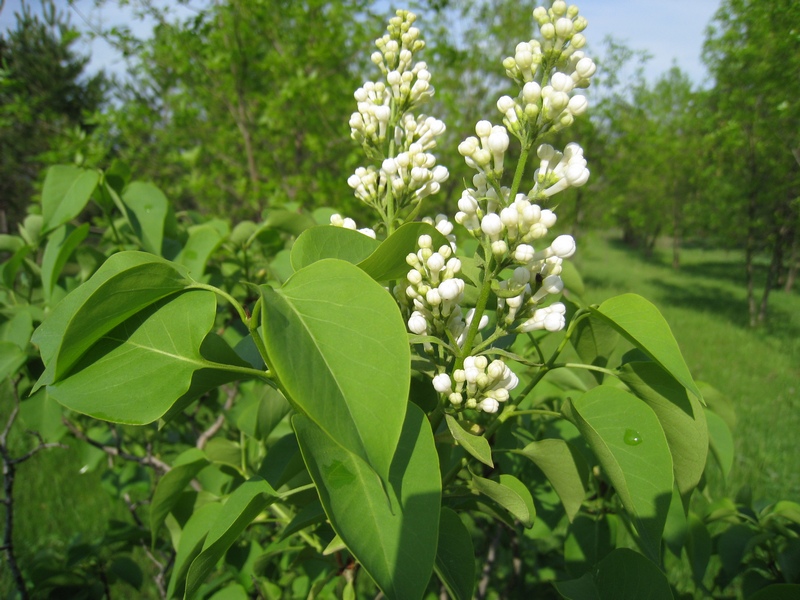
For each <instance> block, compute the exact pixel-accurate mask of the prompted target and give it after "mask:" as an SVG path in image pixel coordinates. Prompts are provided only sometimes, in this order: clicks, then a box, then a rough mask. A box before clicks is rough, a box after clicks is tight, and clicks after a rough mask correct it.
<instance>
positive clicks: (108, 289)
mask: <svg viewBox="0 0 800 600" xmlns="http://www.w3.org/2000/svg"><path fill="white" fill-rule="evenodd" d="M191 284H192V281H191V280H190V279H189V278H188V276H187V275H186V272H185V270H184V269H183V267H179V266H178V265H175V264H173V263H171V262H169V261H166V260H164V259H162V258H158V257H157V256H153V255H152V254H146V253H144V252H120V253H118V254H114V255H113V256H111V258H109V259H108V260H107V261H106V262H105V263H103V265H102V266H101V267H100V268H99V269H98V270H97V272H96V273H95V274H94V275H93V276H92V277H91V278H90V279H89V281H87V282H86V283H85V284H83V285H82V286H80V287H78V288H77V289H76V290H75V291H73V292H72V293H71V294H69V295H68V296H67V297H66V298H64V299H63V300H62V301H61V302H60V303H59V304H58V305H57V306H56V307H55V309H54V310H53V312H52V313H50V316H49V317H48V318H47V319H46V320H45V321H44V323H42V324H41V325H40V326H39V327H38V328H37V329H36V331H35V332H34V334H33V337H32V339H31V341H32V342H33V343H34V344H37V345H38V346H39V351H40V352H41V355H42V360H43V361H44V363H45V366H46V368H45V371H44V373H43V374H42V376H41V377H40V378H39V381H38V382H37V383H36V386H35V388H34V391H35V390H36V389H37V388H39V387H40V386H42V385H49V384H51V383H54V382H56V381H58V380H59V379H60V378H61V377H62V376H64V375H65V374H66V372H67V371H68V370H69V369H70V368H72V366H73V365H74V364H75V363H76V362H77V361H78V359H79V358H80V357H81V356H82V355H83V354H84V353H85V352H86V351H87V350H88V349H89V348H90V347H91V346H92V345H93V344H94V343H95V342H96V341H97V340H99V339H100V338H101V337H102V336H104V335H105V334H106V333H108V332H109V331H111V330H112V329H114V328H115V327H116V326H117V325H119V324H120V323H122V322H123V321H125V320H126V319H128V318H129V317H131V316H133V315H135V314H136V313H137V312H139V311H140V310H142V309H143V308H146V307H148V306H150V305H151V304H153V303H155V302H158V301H159V300H161V299H162V298H164V297H165V296H169V295H170V294H174V293H176V292H178V291H180V290H183V289H186V288H187V287H188V286H190V285H191Z"/></svg>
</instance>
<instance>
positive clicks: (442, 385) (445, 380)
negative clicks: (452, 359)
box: [433, 373, 453, 394]
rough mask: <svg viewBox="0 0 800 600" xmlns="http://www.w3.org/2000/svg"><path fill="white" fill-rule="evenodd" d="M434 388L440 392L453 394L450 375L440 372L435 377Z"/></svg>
mask: <svg viewBox="0 0 800 600" xmlns="http://www.w3.org/2000/svg"><path fill="white" fill-rule="evenodd" d="M433 389H435V390H436V391H437V392H439V393H440V394H451V393H453V388H452V383H451V382H450V376H449V375H448V374H447V373H439V374H438V375H436V377H434V378H433Z"/></svg>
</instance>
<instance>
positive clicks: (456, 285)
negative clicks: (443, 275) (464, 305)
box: [438, 279, 464, 300]
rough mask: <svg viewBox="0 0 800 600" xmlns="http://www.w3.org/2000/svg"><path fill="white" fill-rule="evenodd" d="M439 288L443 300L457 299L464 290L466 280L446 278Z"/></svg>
mask: <svg viewBox="0 0 800 600" xmlns="http://www.w3.org/2000/svg"><path fill="white" fill-rule="evenodd" d="M438 289H439V295H440V296H441V297H442V299H443V300H455V299H456V298H458V297H459V296H460V295H461V293H462V292H463V291H464V282H463V281H461V279H446V280H445V281H443V282H442V283H440V284H439V288H438Z"/></svg>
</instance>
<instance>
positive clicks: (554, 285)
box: [541, 275, 564, 294]
mask: <svg viewBox="0 0 800 600" xmlns="http://www.w3.org/2000/svg"><path fill="white" fill-rule="evenodd" d="M541 289H542V290H544V291H546V292H547V293H548V294H558V293H559V292H561V290H563V289H564V282H563V281H562V280H561V277H559V276H558V275H548V276H547V277H545V278H544V281H542V287H541Z"/></svg>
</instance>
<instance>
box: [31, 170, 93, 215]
mask: <svg viewBox="0 0 800 600" xmlns="http://www.w3.org/2000/svg"><path fill="white" fill-rule="evenodd" d="M98 181H100V172H99V171H95V170H87V169H80V168H78V167H73V166H71V165H55V166H52V167H50V168H49V169H48V170H47V176H46V177H45V179H44V186H43V187H42V216H43V217H44V224H43V229H44V230H45V231H49V230H51V229H55V228H56V227H58V226H59V225H63V224H64V223H66V222H67V221H71V220H72V219H74V218H75V217H77V216H78V215H79V214H80V213H81V211H82V210H83V207H84V206H86V203H87V202H89V199H90V198H91V197H92V192H94V190H95V188H96V187H97V182H98Z"/></svg>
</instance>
